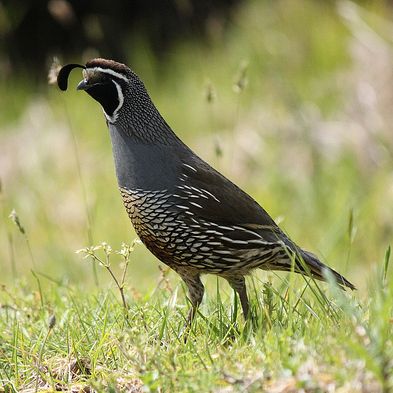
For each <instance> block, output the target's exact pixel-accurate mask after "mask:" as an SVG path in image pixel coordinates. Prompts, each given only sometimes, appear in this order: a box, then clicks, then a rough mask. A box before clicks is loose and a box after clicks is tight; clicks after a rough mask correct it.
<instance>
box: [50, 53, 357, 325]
mask: <svg viewBox="0 0 393 393" xmlns="http://www.w3.org/2000/svg"><path fill="white" fill-rule="evenodd" d="M75 67H80V68H83V78H84V79H83V80H82V81H81V82H80V83H79V84H78V87H77V89H78V90H85V91H86V92H87V93H88V94H89V95H90V96H91V97H93V98H94V99H95V100H96V101H98V102H99V103H100V104H101V105H102V108H103V111H104V115H105V117H106V121H107V125H108V127H109V132H110V136H111V141H112V148H113V155H114V160H115V166H116V174H117V180H118V184H119V188H120V192H121V195H122V197H123V201H124V205H125V207H126V209H127V213H128V215H129V217H130V219H131V222H132V224H133V225H134V228H135V230H136V232H137V234H138V236H139V237H140V239H141V240H142V242H143V243H144V244H145V245H146V247H147V248H148V249H149V250H150V251H151V252H152V253H153V254H154V255H155V256H156V257H157V258H158V259H160V260H161V261H162V262H164V263H165V264H167V265H168V266H170V267H171V268H172V269H173V270H175V271H176V272H177V273H178V274H179V275H180V276H181V278H182V279H183V280H184V282H185V283H186V284H187V286H188V290H189V296H190V300H191V303H192V308H191V310H190V314H189V320H192V318H193V316H194V315H195V311H196V309H197V307H198V305H199V304H200V303H201V301H202V298H203V293H204V287H203V284H202V282H201V280H200V275H201V274H204V273H212V274H217V275H219V276H221V277H223V278H225V279H226V280H227V281H228V282H229V284H230V285H231V287H232V288H233V289H234V290H235V291H236V292H237V293H238V295H239V297H240V301H241V305H242V308H243V313H244V316H245V317H247V316H248V313H249V302H248V298H247V292H246V284H245V279H244V277H245V276H246V275H247V274H249V273H250V272H251V271H252V270H254V269H256V268H260V269H263V270H283V271H291V270H292V269H293V270H294V271H295V272H296V273H300V274H303V275H309V276H312V277H313V278H315V279H318V280H324V278H325V274H324V272H326V271H328V272H330V273H331V275H332V276H333V277H334V278H335V280H336V281H337V283H338V284H339V285H340V286H345V287H348V288H351V289H354V288H355V287H354V286H353V285H352V284H351V283H350V282H349V281H348V280H346V279H345V278H344V277H343V276H341V275H340V274H339V273H337V272H335V271H334V270H333V269H331V268H329V267H327V266H326V265H324V264H323V263H322V262H320V261H319V260H318V258H317V257H316V256H315V255H313V254H311V253H309V252H308V251H304V250H302V249H301V248H300V247H298V246H297V245H296V244H295V243H294V242H293V241H291V240H290V239H289V238H288V237H287V236H286V235H285V234H284V233H283V232H282V231H281V229H280V228H279V227H278V226H277V225H276V223H275V222H274V221H273V219H272V218H271V217H270V216H269V215H268V213H267V212H266V211H265V210H264V209H263V208H262V207H261V206H259V205H258V203H257V202H255V201H254V200H253V199H252V198H251V197H250V196H249V195H247V194H246V193H245V192H244V191H242V190H241V189H240V188H238V187H237V186H236V185H235V184H233V183H232V182H231V181H230V180H228V179H227V178H225V177H224V176H223V175H221V174H220V173H219V172H217V171H216V170H215V169H213V168H212V167H211V166H210V165H209V164H207V163H206V162H205V161H203V160H202V159H201V158H199V157H198V156H197V155H196V154H195V153H194V152H193V151H192V150H190V148H189V147H187V146H186V145H185V144H184V143H183V142H182V141H181V140H180V139H179V138H178V137H177V136H176V135H175V133H174V132H173V131H172V129H171V128H170V127H169V125H168V124H167V123H166V122H165V120H164V119H163V118H162V116H161V115H160V113H159V112H158V110H157V108H156V107H155V106H154V104H153V103H152V101H151V99H150V97H149V95H148V93H147V91H146V89H145V86H144V84H143V83H142V81H141V80H140V79H139V78H138V76H137V75H136V74H135V73H134V72H133V71H131V70H130V69H129V68H128V67H127V66H126V65H124V64H121V63H117V62H115V61H113V60H105V59H100V58H98V59H93V60H90V61H89V62H87V64H86V66H81V65H77V64H69V65H67V66H65V67H63V68H62V69H61V70H60V72H59V75H58V85H59V87H60V88H61V89H62V90H66V89H67V79H68V75H69V73H70V72H71V70H72V69H73V68H75Z"/></svg>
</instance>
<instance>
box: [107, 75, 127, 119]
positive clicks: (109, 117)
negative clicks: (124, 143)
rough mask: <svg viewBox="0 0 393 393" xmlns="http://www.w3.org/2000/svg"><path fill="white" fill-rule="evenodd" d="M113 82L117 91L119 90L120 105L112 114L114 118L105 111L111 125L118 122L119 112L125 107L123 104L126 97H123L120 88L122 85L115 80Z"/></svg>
mask: <svg viewBox="0 0 393 393" xmlns="http://www.w3.org/2000/svg"><path fill="white" fill-rule="evenodd" d="M112 82H113V83H114V84H115V86H116V90H117V97H118V99H119V105H118V106H117V107H116V109H115V110H114V111H113V114H112V116H109V115H108V114H107V113H106V112H105V111H104V115H105V117H106V118H107V119H108V121H109V122H110V123H114V122H115V121H116V120H117V117H118V115H119V113H118V112H119V110H120V108H121V107H122V106H123V103H124V95H123V92H122V91H121V87H120V85H119V84H118V83H117V82H116V81H114V80H112Z"/></svg>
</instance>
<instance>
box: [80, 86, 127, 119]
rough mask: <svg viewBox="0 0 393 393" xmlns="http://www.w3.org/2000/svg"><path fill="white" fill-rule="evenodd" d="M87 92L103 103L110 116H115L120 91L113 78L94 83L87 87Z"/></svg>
mask: <svg viewBox="0 0 393 393" xmlns="http://www.w3.org/2000/svg"><path fill="white" fill-rule="evenodd" d="M86 93H88V94H89V95H90V96H91V97H93V98H94V99H95V100H96V101H98V102H99V103H100V104H101V105H102V107H103V108H104V111H105V113H106V114H107V115H108V116H113V113H114V111H115V109H116V108H117V107H118V106H119V93H118V91H117V88H116V85H115V84H114V83H113V82H112V81H111V80H109V79H108V80H107V81H105V82H104V83H96V84H94V85H92V86H91V87H89V88H88V89H86Z"/></svg>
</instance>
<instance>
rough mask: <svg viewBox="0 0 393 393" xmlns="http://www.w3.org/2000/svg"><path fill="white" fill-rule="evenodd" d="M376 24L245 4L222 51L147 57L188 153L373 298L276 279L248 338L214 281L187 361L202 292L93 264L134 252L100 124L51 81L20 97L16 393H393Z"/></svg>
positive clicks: (11, 326)
mask: <svg viewBox="0 0 393 393" xmlns="http://www.w3.org/2000/svg"><path fill="white" fill-rule="evenodd" d="M367 7H368V9H369V10H372V12H373V13H370V12H369V11H367V10H366V9H363V8H358V7H357V6H354V5H353V4H352V3H346V2H341V3H340V4H339V6H338V8H337V7H336V5H335V4H334V3H333V2H314V1H311V0H299V1H297V2H293V1H291V0H286V1H285V0H283V1H276V2H261V1H246V2H244V4H242V5H241V6H239V7H238V8H237V9H236V10H235V11H234V12H233V15H232V16H231V18H230V19H229V20H228V21H227V22H226V24H225V26H221V25H220V21H219V20H218V21H211V23H212V26H211V30H209V31H210V34H211V36H210V37H209V40H208V43H205V44H201V43H199V42H179V43H178V45H177V46H175V47H174V48H173V49H172V50H171V51H169V52H168V53H167V54H166V56H165V59H163V60H161V62H158V61H157V60H156V59H155V58H154V56H153V55H152V54H151V51H150V49H149V47H148V46H147V45H146V43H145V42H144V41H143V40H140V42H139V50H137V51H135V52H133V57H132V58H130V61H129V64H130V65H132V67H133V68H134V69H135V70H136V71H137V72H138V74H140V76H141V77H142V79H143V80H144V81H145V82H146V85H147V87H148V89H149V91H150V93H151V96H152V98H153V100H154V102H156V104H157V106H158V107H159V109H160V111H161V112H162V114H163V115H164V117H165V118H166V119H167V120H168V122H169V124H171V126H173V128H174V129H175V131H176V132H177V133H178V134H179V136H180V137H181V138H182V139H183V140H185V141H186V142H187V144H189V145H190V146H191V147H192V148H193V150H194V151H195V152H197V153H198V154H200V155H201V156H202V157H203V158H205V159H207V160H208V161H209V162H210V163H212V164H213V165H214V166H215V167H217V168H218V169H219V170H220V171H222V172H223V173H224V174H226V175H227V176H228V177H229V178H230V179H232V180H234V181H235V182H236V183H237V184H239V185H240V186H241V187H242V188H243V189H245V190H246V191H247V192H249V193H250V194H251V195H252V196H253V197H254V198H255V199H256V200H257V201H258V202H260V203H261V204H262V205H263V206H264V207H265V209H266V210H267V211H268V212H269V213H270V214H271V215H272V216H273V217H274V218H275V219H276V220H277V221H278V222H280V226H281V227H282V228H283V229H285V231H286V232H288V234H289V235H290V236H291V237H292V238H293V239H294V240H295V241H296V242H298V243H299V244H300V245H302V246H304V247H305V248H306V249H309V250H310V251H313V252H315V253H317V254H318V255H319V256H321V259H322V260H323V261H325V262H326V263H328V264H329V265H330V266H332V267H333V268H335V269H336V270H338V271H339V272H340V273H343V274H344V275H345V276H346V277H347V278H348V279H349V280H350V281H351V282H353V283H354V284H355V285H356V286H357V287H358V291H356V292H355V293H343V292H341V291H339V290H337V289H336V288H334V286H330V285H328V284H321V283H314V282H309V283H307V282H306V281H304V280H303V279H302V278H301V277H294V276H292V275H285V274H282V273H279V274H275V273H262V272H257V273H256V274H255V275H254V278H249V279H248V288H249V295H250V299H251V302H252V309H253V320H252V322H249V323H247V324H245V323H244V321H243V319H242V316H241V315H240V308H239V305H238V304H237V303H236V302H235V303H234V302H233V299H234V295H233V293H232V291H231V290H230V288H229V287H228V285H227V284H226V283H225V282H223V281H221V280H217V279H216V278H215V277H212V276H209V277H206V278H205V279H204V280H205V282H206V289H207V290H206V294H205V299H204V302H203V304H202V306H201V308H200V314H199V315H198V317H197V319H196V321H195V324H194V325H193V327H192V329H191V331H190V333H189V337H188V341H187V342H186V343H185V342H184V332H183V325H184V321H185V318H186V315H187V312H188V308H189V302H188V300H187V298H186V293H185V288H184V287H183V286H182V284H181V283H180V279H179V277H177V276H176V275H175V274H173V273H171V272H169V271H168V270H166V269H165V268H163V267H162V266H161V265H160V264H159V263H158V261H157V260H155V259H154V258H153V257H152V256H151V254H149V253H148V252H147V250H146V249H145V248H144V246H143V245H138V244H137V245H135V248H134V250H133V251H132V253H131V254H130V257H129V261H128V262H127V261H126V260H125V259H124V255H123V256H122V255H118V254H116V253H115V252H112V253H111V254H110V266H109V265H108V264H107V260H106V259H105V258H106V256H105V252H104V253H102V252H103V250H102V249H99V250H95V251H94V252H95V253H97V255H99V257H100V258H103V259H102V262H103V264H101V265H100V264H99V263H97V262H98V261H97V260H95V262H94V261H92V259H91V258H86V259H83V255H81V254H76V253H75V251H76V250H79V249H82V248H85V247H89V246H93V245H95V244H101V242H106V243H107V244H110V245H112V247H113V249H115V250H117V249H121V245H122V243H126V244H131V243H132V242H133V240H134V239H135V233H134V232H133V230H132V228H131V225H130V223H129V220H128V217H127V216H126V213H125V211H124V208H123V206H122V203H121V199H120V196H119V193H118V191H117V185H116V179H115V175H114V170H113V162H112V153H111V151H110V141H109V137H108V133H107V132H106V129H105V123H104V119H103V116H102V112H101V109H100V108H99V107H98V105H97V104H96V103H95V102H94V101H93V100H91V99H90V98H89V97H87V96H86V95H83V93H81V92H76V91H74V90H73V89H70V90H69V91H68V92H67V93H62V92H60V91H59V90H58V89H56V88H54V87H53V86H50V87H49V86H48V87H46V86H45V84H46V70H45V72H43V75H42V78H41V80H40V81H39V83H38V87H37V85H36V84H35V83H33V82H31V83H29V78H28V77H27V76H24V77H22V76H20V77H18V78H12V79H9V80H7V81H6V80H2V81H1V83H2V84H1V85H0V93H1V96H2V97H7V100H6V102H5V103H4V104H3V105H2V107H1V112H0V115H1V116H0V181H1V189H0V271H1V279H0V284H1V285H2V287H1V288H2V290H1V292H0V391H2V390H3V391H5V392H12V391H25V392H28V391H33V392H34V391H45V389H46V390H47V391H50V390H51V389H52V390H54V389H60V388H61V389H63V390H67V389H68V390H69V391H79V390H78V389H82V388H83V389H85V391H88V390H87V386H90V387H91V388H94V389H96V390H97V391H99V392H100V391H108V392H114V391H132V389H133V388H134V389H135V391H138V389H143V390H144V391H157V392H160V391H161V392H171V391H176V392H189V391H196V392H204V391H209V392H220V393H224V392H237V391H239V392H244V391H250V392H253V391H255V392H258V391H268V392H296V391H301V389H303V391H307V392H327V391H341V392H382V391H383V392H389V391H391V390H392V381H391V374H392V339H391V337H392V308H393V300H392V299H393V296H392V295H393V282H392V281H393V280H392V273H391V269H390V268H389V262H388V261H389V252H388V251H386V250H390V248H389V244H391V243H392V238H393V224H392V223H393V210H392V208H391V207H392V206H393V192H392V184H393V178H392V173H393V160H392V156H393V154H392V152H393V146H392V142H391V107H392V105H393V102H392V101H393V100H392V98H391V94H390V90H389V86H391V85H392V83H393V81H392V79H393V77H392V76H391V75H390V72H389V70H391V69H393V68H392V67H393V64H392V62H391V60H390V55H389V54H390V52H391V45H392V43H391V41H390V40H389V37H390V36H389V34H388V33H389V31H390V26H391V23H392V22H391V20H392V19H393V18H392V16H391V15H389V8H388V7H387V6H386V4H384V3H383V2H380V1H377V2H372V3H370V4H367ZM374 13H375V14H374ZM378 14H379V16H376V15H378ZM381 17H382V18H381ZM359 21H360V22H361V23H360V22H359ZM209 23H210V22H209ZM370 29H371V30H370ZM370 34H371V35H370ZM370 37H371V38H372V39H371V38H370ZM376 37H378V40H377V41H375V39H376ZM138 39H139V38H138ZM375 42H378V45H374V44H375ZM102 55H105V54H102ZM370 59H372V61H370ZM74 60H75V61H76V62H80V59H65V61H67V62H68V61H74ZM77 74H78V73H77V72H75V73H74V74H73V75H72V76H71V79H70V86H75V85H76V83H77V82H78V81H79V79H80V75H77ZM236 86H237V88H236ZM239 86H240V89H239ZM13 209H15V213H14V214H13V216H12V217H13V219H11V218H10V217H9V215H10V214H11V212H12V211H13ZM17 220H19V226H18V225H15V224H18V222H17ZM126 265H127V266H128V268H127V269H126V273H125V274H124V275H123V273H124V272H125V266H126ZM108 269H110V271H109V270H108ZM112 274H113V275H114V276H115V277H116V279H117V280H118V283H117V284H116V283H115V281H114V279H113V277H112ZM123 284H124V285H125V286H124V291H123V295H124V300H122V296H121V293H120V291H119V287H120V288H123ZM124 303H125V304H126V307H124ZM52 316H55V317H56V322H55V324H54V325H53V318H52ZM51 318H52V319H51ZM50 321H51V322H50ZM50 323H51V325H50V326H51V327H49V324H50ZM142 385H143V388H141V387H140V386H142ZM2 386H3V387H2ZM29 389H30V390H29Z"/></svg>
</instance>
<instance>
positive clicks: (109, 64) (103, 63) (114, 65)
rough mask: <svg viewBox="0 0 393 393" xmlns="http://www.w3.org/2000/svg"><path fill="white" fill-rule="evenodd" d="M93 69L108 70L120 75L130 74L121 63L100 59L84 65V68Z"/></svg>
mask: <svg viewBox="0 0 393 393" xmlns="http://www.w3.org/2000/svg"><path fill="white" fill-rule="evenodd" d="M93 67H101V68H109V69H111V70H113V71H116V72H119V73H122V74H127V73H129V72H130V69H129V68H128V67H127V66H126V65H125V64H123V63H118V62H116V61H114V60H107V59H101V58H96V59H92V60H89V61H88V62H87V63H86V68H93Z"/></svg>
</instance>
